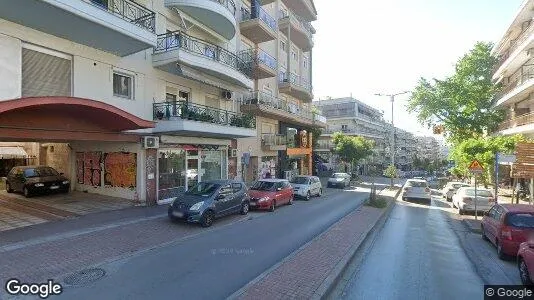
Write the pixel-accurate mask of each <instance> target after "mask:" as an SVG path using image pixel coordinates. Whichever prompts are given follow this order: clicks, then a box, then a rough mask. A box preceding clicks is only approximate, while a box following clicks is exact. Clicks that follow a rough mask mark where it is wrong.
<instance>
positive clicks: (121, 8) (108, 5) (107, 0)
mask: <svg viewBox="0 0 534 300" xmlns="http://www.w3.org/2000/svg"><path fill="white" fill-rule="evenodd" d="M89 2H90V3H92V4H93V5H95V6H96V7H99V8H101V9H103V10H106V11H108V12H110V13H112V14H114V15H116V16H118V17H120V18H122V19H124V20H126V21H128V22H130V23H132V24H135V25H137V26H139V27H142V28H144V29H146V30H148V31H150V32H152V33H155V32H156V14H155V13H154V12H153V11H151V10H150V9H148V8H146V7H144V6H142V5H140V4H137V3H135V2H134V1H131V0H90V1H89Z"/></svg>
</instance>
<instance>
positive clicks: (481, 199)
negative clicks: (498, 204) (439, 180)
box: [452, 187, 495, 215]
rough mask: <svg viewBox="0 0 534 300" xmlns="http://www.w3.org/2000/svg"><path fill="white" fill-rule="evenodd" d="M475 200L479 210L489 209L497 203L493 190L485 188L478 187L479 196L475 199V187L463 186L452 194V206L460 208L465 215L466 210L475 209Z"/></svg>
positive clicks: (460, 212) (461, 213)
mask: <svg viewBox="0 0 534 300" xmlns="http://www.w3.org/2000/svg"><path fill="white" fill-rule="evenodd" d="M475 201H476V209H477V211H480V212H484V211H489V210H490V208H491V207H492V206H493V205H495V197H494V196H493V192H492V191H491V190H488V189H484V188H477V198H476V200H475V187H461V188H459V189H458V191H456V194H454V196H452V206H453V207H457V208H458V213H459V214H460V215H463V214H464V213H466V212H473V211H475Z"/></svg>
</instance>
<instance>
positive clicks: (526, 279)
mask: <svg viewBox="0 0 534 300" xmlns="http://www.w3.org/2000/svg"><path fill="white" fill-rule="evenodd" d="M518 267H519V276H520V277H521V282H522V283H523V285H532V280H530V274H529V273H528V266H527V263H525V261H524V260H523V259H522V258H520V259H519V264H518Z"/></svg>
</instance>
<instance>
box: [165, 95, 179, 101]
mask: <svg viewBox="0 0 534 300" xmlns="http://www.w3.org/2000/svg"><path fill="white" fill-rule="evenodd" d="M165 101H166V102H176V95H175V94H171V93H166V94H165Z"/></svg>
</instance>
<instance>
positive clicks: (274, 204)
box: [269, 200, 276, 212]
mask: <svg viewBox="0 0 534 300" xmlns="http://www.w3.org/2000/svg"><path fill="white" fill-rule="evenodd" d="M275 210H276V201H274V200H273V202H271V207H270V208H269V211H270V212H273V211H275Z"/></svg>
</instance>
